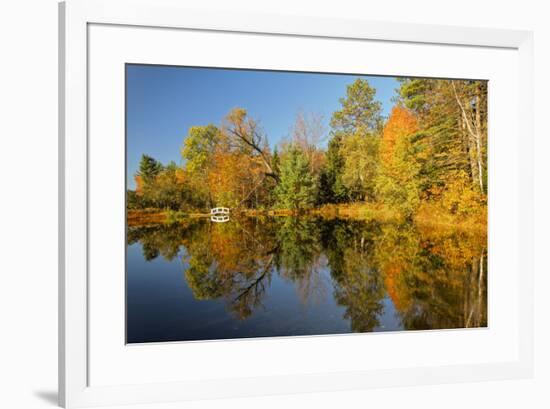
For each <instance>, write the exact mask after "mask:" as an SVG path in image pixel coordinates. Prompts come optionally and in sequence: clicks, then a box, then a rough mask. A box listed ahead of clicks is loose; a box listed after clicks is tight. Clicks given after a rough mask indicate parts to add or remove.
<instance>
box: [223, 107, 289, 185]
mask: <svg viewBox="0 0 550 409" xmlns="http://www.w3.org/2000/svg"><path fill="white" fill-rule="evenodd" d="M223 131H224V133H225V134H226V135H227V140H228V143H229V144H230V146H231V147H232V148H238V149H239V150H241V151H242V152H243V153H247V154H249V155H251V156H258V157H259V158H260V160H261V162H262V164H263V166H264V168H265V175H266V176H269V177H271V178H273V179H275V180H276V181H278V180H279V175H278V174H277V173H275V172H274V171H273V166H272V163H271V155H270V151H269V143H268V140H267V136H266V135H265V134H264V133H263V132H262V130H261V128H260V125H259V123H258V122H257V121H256V120H254V119H252V118H251V117H250V116H248V113H247V111H246V110H245V109H243V108H234V109H232V110H231V112H229V114H228V115H227V116H226V118H225V124H224V127H223Z"/></svg>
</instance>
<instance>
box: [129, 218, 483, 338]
mask: <svg viewBox="0 0 550 409" xmlns="http://www.w3.org/2000/svg"><path fill="white" fill-rule="evenodd" d="M128 244H129V245H130V246H134V245H139V247H140V248H141V254H142V256H141V260H139V259H137V258H133V259H132V260H129V263H128V282H129V291H128V297H129V298H130V299H129V303H128V314H129V318H130V320H129V322H128V339H129V342H133V341H132V340H134V341H135V342H146V341H160V340H167V339H170V340H185V339H206V338H208V337H212V338H235V337H237V338H238V337H243V336H272V335H297V334H303V333H308V334H326V333H341V332H369V331H381V330H391V329H405V330H409V329H439V328H466V327H481V326H486V325H487V290H486V283H487V274H486V270H487V267H486V263H487V260H486V258H487V257H486V237H485V236H484V235H480V234H479V233H477V234H466V233H459V232H456V231H448V230H445V231H441V230H431V229H427V228H424V229H420V228H418V227H415V226H414V225H411V224H403V225H395V224H381V223H377V222H365V221H356V220H339V219H334V220H323V219H315V218H296V217H278V218H267V217H266V218H262V217H256V218H235V217H232V219H231V221H230V222H226V223H211V222H210V221H208V220H189V221H187V222H185V223H179V224H176V225H171V226H168V225H158V226H147V227H134V228H130V229H129V231H128ZM157 259H162V260H164V261H165V262H170V263H172V264H171V265H174V263H177V268H178V269H179V271H181V272H180V274H183V277H182V276H181V275H180V278H179V279H178V280H181V281H182V282H183V284H184V286H185V289H188V290H190V294H189V295H187V296H186V295H185V291H184V290H181V293H182V297H188V298H192V299H188V300H181V301H177V300H174V299H170V300H166V299H165V297H159V296H158V294H157V295H152V294H153V289H152V288H151V287H152V286H154V285H155V281H152V280H150V278H149V277H146V278H143V277H142V276H139V275H138V274H137V273H134V270H135V271H137V270H139V269H140V268H145V267H146V266H145V267H144V266H143V263H151V262H153V261H152V260H157ZM139 277H141V278H139ZM138 280H149V281H148V283H150V284H148V285H147V286H141V287H140V286H138V285H137V284H136V285H135V286H133V284H132V283H134V282H135V283H137V282H138ZM174 284H175V283H172V285H174ZM180 284H181V283H180ZM289 286H290V287H292V288H293V289H294V293H290V292H289V291H288V290H287V289H288V287H289ZM133 288H136V289H137V288H139V293H138V291H137V290H132V289H133ZM148 297H150V299H148ZM153 300H154V301H153ZM198 301H201V302H207V303H208V302H210V303H219V302H220V301H223V304H224V308H223V309H216V311H215V312H213V309H214V308H215V305H217V304H207V305H209V307H208V308H210V309H209V310H202V309H201V308H203V307H204V308H206V307H205V305H204V304H200V303H199V304H189V303H191V302H193V303H196V302H198ZM177 302H181V303H184V302H185V303H187V304H186V305H188V304H189V305H188V307H186V308H185V309H184V308H183V307H182V309H181V314H183V315H185V316H186V318H185V319H186V321H185V324H183V323H181V322H180V323H179V324H174V322H175V321H176V320H177V319H178V317H173V318H172V321H171V322H172V324H170V323H166V324H165V326H167V328H165V329H164V330H159V331H153V332H148V334H149V335H144V334H145V333H146V332H147V331H145V330H144V328H145V327H147V325H146V323H145V322H146V321H147V320H146V319H145V318H143V313H138V309H139V308H141V307H135V308H134V307H133V306H134V305H136V306H139V305H143V304H144V303H146V304H147V303H149V304H150V305H154V304H155V303H156V304H158V303H160V304H163V305H164V307H165V310H167V311H170V309H176V308H179V307H178V306H176V305H175V303H177ZM304 306H305V307H304ZM306 307H307V308H306ZM159 308H160V307H159V306H158V305H156V306H155V307H154V308H152V309H151V310H149V312H148V314H149V315H152V316H151V317H148V319H151V322H157V323H158V322H159V320H162V317H161V318H159V317H155V316H156V315H159V316H160V312H155V311H159ZM139 311H141V310H139ZM178 311H179V310H178ZM205 311H206V312H205ZM283 311H284V313H283ZM140 314H141V315H140ZM164 314H166V313H164ZM255 317H256V318H257V319H256V320H255V319H254V318H255ZM199 320H201V322H200V325H199V323H198V321H199ZM247 320H249V321H250V323H249V324H248V326H247V325H245V324H240V323H239V322H241V321H244V322H246V321H247ZM170 325H172V326H173V328H169V327H170ZM176 327H177V328H176ZM203 327H204V328H208V330H206V329H204V328H203ZM147 328H148V327H147ZM194 328H195V329H194ZM222 328H225V329H224V330H223V331H225V332H223V331H222V330H221V329H222ZM162 331H164V332H162ZM220 331H221V332H220ZM168 334H169V335H168ZM165 335H166V336H165Z"/></svg>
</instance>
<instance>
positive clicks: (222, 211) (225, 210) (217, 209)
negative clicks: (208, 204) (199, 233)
mask: <svg viewBox="0 0 550 409" xmlns="http://www.w3.org/2000/svg"><path fill="white" fill-rule="evenodd" d="M210 214H229V208H227V207H214V208H213V209H210Z"/></svg>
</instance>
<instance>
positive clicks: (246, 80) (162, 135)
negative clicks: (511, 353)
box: [126, 65, 398, 189]
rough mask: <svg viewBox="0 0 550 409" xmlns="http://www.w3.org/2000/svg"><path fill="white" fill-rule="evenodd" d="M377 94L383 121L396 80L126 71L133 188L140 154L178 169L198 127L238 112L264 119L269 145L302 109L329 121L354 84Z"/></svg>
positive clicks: (194, 70)
mask: <svg viewBox="0 0 550 409" xmlns="http://www.w3.org/2000/svg"><path fill="white" fill-rule="evenodd" d="M359 77H361V78H365V79H367V80H368V81H369V83H370V84H371V86H373V87H374V88H376V98H377V99H378V100H379V101H380V102H381V103H382V107H383V115H384V116H387V115H388V114H389V112H390V110H391V107H392V105H393V104H392V101H391V99H392V97H393V96H394V94H395V89H396V88H397V87H398V82H397V80H396V79H395V78H393V77H375V76H366V75H365V76H357V75H340V74H315V73H294V72H277V71H249V70H229V69H213V68H212V69H211V68H188V67H168V66H155V65H127V66H126V80H127V90H126V92H127V99H126V104H127V105H126V110H127V111H126V121H127V124H126V125H127V153H126V154H127V166H128V169H127V181H128V188H129V189H134V188H135V183H134V179H133V177H134V174H135V173H136V171H137V169H138V166H139V160H140V158H141V155H142V154H144V153H145V154H147V155H149V156H152V157H154V158H155V159H157V160H159V161H160V162H162V163H163V164H166V163H168V162H170V161H171V160H173V161H175V162H176V163H178V164H180V163H181V157H180V148H181V146H182V143H183V140H184V139H185V136H186V135H187V130H188V129H189V128H190V127H191V126H195V125H207V124H210V123H212V124H215V125H219V124H220V123H221V121H222V119H223V118H224V117H225V115H227V113H228V112H229V111H230V110H231V109H232V108H235V107H242V108H245V109H246V110H247V111H248V113H249V115H250V116H251V117H252V118H254V119H256V120H259V121H260V124H261V126H262V129H263V130H264V132H265V133H266V134H267V136H268V139H269V144H270V146H271V147H274V146H275V145H277V144H278V143H279V142H280V141H281V140H282V139H284V138H286V137H288V135H289V131H290V128H291V126H292V124H293V123H294V119H295V116H296V113H297V112H298V111H300V110H301V111H303V112H306V113H308V112H314V113H319V114H322V115H323V116H324V120H325V124H326V127H327V130H328V122H329V121H330V116H331V115H332V112H334V111H336V110H337V109H339V108H340V103H339V98H341V97H343V96H345V93H346V86H347V85H349V84H351V83H352V82H353V81H355V79H356V78H359Z"/></svg>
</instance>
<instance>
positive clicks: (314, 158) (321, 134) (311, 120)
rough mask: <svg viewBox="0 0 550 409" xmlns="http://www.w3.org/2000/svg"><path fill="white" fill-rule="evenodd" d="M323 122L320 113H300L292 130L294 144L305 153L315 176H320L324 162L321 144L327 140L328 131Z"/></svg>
mask: <svg viewBox="0 0 550 409" xmlns="http://www.w3.org/2000/svg"><path fill="white" fill-rule="evenodd" d="M323 121H324V120H323V115H321V114H319V113H305V112H303V111H299V112H298V113H297V114H296V118H295V120H294V125H293V126H292V129H291V140H292V143H294V144H295V145H296V146H298V147H299V148H300V149H301V150H302V152H304V154H305V155H306V157H307V160H308V161H309V165H310V170H311V173H313V174H314V175H318V174H319V171H320V169H321V167H322V165H323V162H324V154H323V152H322V150H321V143H322V142H323V141H324V140H325V137H326V130H325V125H324V123H323Z"/></svg>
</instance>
